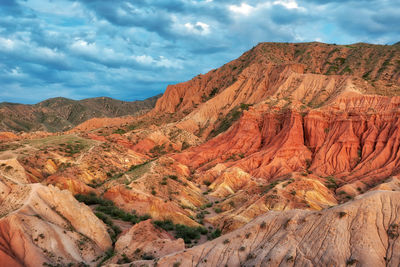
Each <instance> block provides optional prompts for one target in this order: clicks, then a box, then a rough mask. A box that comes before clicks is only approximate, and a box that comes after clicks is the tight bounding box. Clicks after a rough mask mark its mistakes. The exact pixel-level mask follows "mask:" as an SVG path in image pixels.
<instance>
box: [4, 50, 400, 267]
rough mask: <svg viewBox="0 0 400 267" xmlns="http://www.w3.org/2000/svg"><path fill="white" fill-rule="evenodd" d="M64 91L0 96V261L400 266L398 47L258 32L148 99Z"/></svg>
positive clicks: (12, 263)
mask: <svg viewBox="0 0 400 267" xmlns="http://www.w3.org/2000/svg"><path fill="white" fill-rule="evenodd" d="M155 99H156V98H154V103H155ZM96 101H97V102H96ZM96 101H94V102H96V103H99V101H98V100H96ZM65 102H68V103H69V102H70V101H69V100H64V99H57V101H56V102H54V100H52V103H53V104H46V103H48V102H46V101H44V102H42V103H40V104H37V105H35V106H28V107H26V106H21V105H12V104H7V105H5V104H1V105H2V106H1V105H0V111H1V113H0V114H1V115H0V116H2V117H0V118H2V127H3V128H1V129H2V130H3V132H0V203H1V205H0V266H174V267H178V266H294V265H296V266H399V264H400V242H399V233H400V229H399V227H400V216H399V214H400V152H399V146H400V128H399V126H400V116H399V115H400V45H398V44H396V45H371V44H365V43H358V44H352V45H331V44H323V43H297V44H287V43H260V44H259V45H257V46H255V47H254V48H253V49H251V50H250V51H248V52H246V53H244V54H243V55H242V56H241V57H239V58H238V59H236V60H234V61H231V62H229V63H227V64H225V65H224V66H222V67H220V68H218V69H215V70H212V71H210V72H208V73H207V74H204V75H198V76H196V77H194V78H193V79H192V80H190V81H187V82H184V83H180V84H176V85H170V86H168V88H167V89H166V91H165V93H164V94H163V95H162V96H161V97H160V98H159V99H158V100H157V102H156V103H155V106H154V104H151V103H148V104H146V105H144V106H140V107H136V108H130V107H129V108H128V106H127V104H124V103H122V102H121V103H120V104H118V103H114V102H115V101H114V102H113V103H114V104H112V105H111V104H107V105H98V104H96V105H95V104H93V103H94V102H90V103H91V104H90V105H88V106H86V107H85V108H82V109H77V108H75V104H74V105H70V104H68V105H66V104H65ZM81 104H82V103H81ZM81 104H79V105H81ZM94 106H96V108H94ZM153 106H154V108H152V109H151V110H149V109H150V108H151V107H153ZM49 107H51V110H52V111H51V112H50V111H48V109H49ZM25 109H29V110H33V109H35V110H36V109H40V110H41V111H40V112H43V110H46V111H48V112H49V113H47V114H53V115H51V116H56V115H54V114H56V113H54V112H55V111H54V110H56V111H57V112H58V113H57V114H61V115H57V116H56V117H57V118H59V117H60V116H61V117H62V119H61V120H62V122H57V123H56V124H51V123H49V120H50V119H47V120H44V121H43V120H38V119H37V118H38V117H37V114H38V112H37V111H32V113H29V114H34V115H32V116H33V117H32V116H31V115H30V117H29V118H32V119H29V118H28V119H29V127H25V128H24V127H22V126H21V125H24V123H20V124H18V123H15V122H16V121H21V119H20V117H21V116H22V115H21V114H25ZM117 111H118V112H117ZM137 112H139V113H137ZM18 114H19V115H18ZM88 114H89V115H90V116H89V115H88ZM98 114H100V115H98ZM51 116H50V117H51ZM111 117H113V118H111ZM12 118H13V119H12ZM15 118H18V119H17V120H15ZM47 118H49V117H47ZM68 118H77V119H74V120H69V119H68ZM9 121H14V122H13V123H10V122H9ZM78 123H80V124H78ZM10 125H11V126H10ZM12 125H14V126H12ZM15 125H17V126H18V125H20V126H19V127H17V128H16V127H15ZM54 125H56V126H57V127H56V126H54ZM6 126H7V127H6ZM21 130H23V131H24V132H20V131H21ZM38 130H40V131H38ZM61 130H62V131H61Z"/></svg>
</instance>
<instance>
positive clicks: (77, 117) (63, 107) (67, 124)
mask: <svg viewBox="0 0 400 267" xmlns="http://www.w3.org/2000/svg"><path fill="white" fill-rule="evenodd" d="M160 96H161V95H157V96H153V97H150V98H147V99H145V100H142V101H133V102H126V101H120V100H116V99H112V98H109V97H96V98H88V99H83V100H72V99H68V98H63V97H56V98H51V99H47V100H45V101H42V102H40V103H38V104H34V105H26V104H15V103H7V102H3V103H0V131H14V132H15V131H16V132H18V131H27V132H29V131H38V130H43V131H49V132H57V131H65V130H69V129H71V128H73V127H74V126H76V125H78V124H80V123H82V122H84V121H86V120H88V119H91V118H96V117H120V116H125V115H136V114H138V113H140V112H143V111H145V110H149V109H151V108H153V107H154V105H155V103H156V101H157V99H158V98H159V97H160Z"/></svg>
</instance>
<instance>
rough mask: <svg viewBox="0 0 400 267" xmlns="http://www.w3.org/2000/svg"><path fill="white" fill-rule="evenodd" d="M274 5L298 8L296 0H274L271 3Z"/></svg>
mask: <svg viewBox="0 0 400 267" xmlns="http://www.w3.org/2000/svg"><path fill="white" fill-rule="evenodd" d="M273 4H274V5H281V6H284V7H286V8H287V9H298V8H300V7H299V5H298V4H297V2H296V0H276V1H274V3H273Z"/></svg>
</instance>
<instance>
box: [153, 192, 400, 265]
mask: <svg viewBox="0 0 400 267" xmlns="http://www.w3.org/2000/svg"><path fill="white" fill-rule="evenodd" d="M399 211H400V192H393V191H375V192H370V193H366V194H365V195H363V196H361V197H359V198H357V199H355V200H354V201H351V202H348V203H346V204H343V205H340V206H337V207H334V208H331V209H326V210H324V211H316V212H311V211H302V210H290V211H285V212H269V213H267V214H265V215H262V216H260V217H258V218H257V219H255V220H254V221H252V222H250V223H249V224H247V225H246V226H244V227H242V228H240V229H238V230H236V231H233V232H231V233H229V234H227V235H224V236H222V237H220V238H218V239H216V240H213V241H210V242H207V243H205V244H202V245H199V246H197V247H194V248H191V249H187V250H186V251H182V252H180V253H176V254H171V255H168V256H165V257H163V258H161V259H159V260H158V262H157V266H173V265H174V264H176V265H178V264H179V266H294V265H296V266H346V265H358V266H385V265H386V266H398V265H399V263H400V260H399V259H400V250H399V245H400V243H399V239H398V236H399V223H400V217H399ZM147 264H149V265H150V266H155V264H154V263H153V262H147Z"/></svg>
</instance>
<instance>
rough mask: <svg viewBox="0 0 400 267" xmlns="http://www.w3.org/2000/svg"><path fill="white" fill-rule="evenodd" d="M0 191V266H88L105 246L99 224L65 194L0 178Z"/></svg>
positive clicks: (107, 239) (107, 244) (104, 233)
mask: <svg viewBox="0 0 400 267" xmlns="http://www.w3.org/2000/svg"><path fill="white" fill-rule="evenodd" d="M0 191H1V192H0V196H1V197H0V201H1V210H0V215H1V219H0V248H1V249H0V251H1V252H0V256H1V263H2V264H3V263H9V264H11V265H8V266H38V265H43V264H45V263H46V264H61V265H67V264H69V263H72V264H76V263H81V262H84V263H86V264H93V263H95V262H98V261H99V260H100V258H101V257H102V255H103V254H104V252H105V251H106V250H107V249H109V248H110V247H111V240H110V237H109V235H108V233H107V229H106V227H105V225H104V224H103V222H101V221H100V220H99V219H98V218H97V217H96V216H95V215H94V214H93V213H92V211H91V210H90V208H88V207H87V206H85V205H83V204H80V203H79V202H77V201H76V200H75V198H74V197H73V196H72V195H71V193H70V192H68V191H60V190H59V189H57V188H55V187H53V186H50V187H46V186H42V185H40V184H32V185H23V184H19V183H18V182H16V181H13V180H10V179H7V178H5V177H3V178H2V180H1V182H0ZM88 225H90V227H88ZM3 259H4V261H3ZM3 266H7V265H3Z"/></svg>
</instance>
